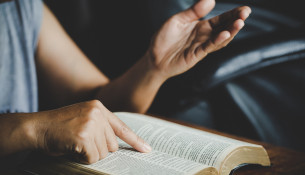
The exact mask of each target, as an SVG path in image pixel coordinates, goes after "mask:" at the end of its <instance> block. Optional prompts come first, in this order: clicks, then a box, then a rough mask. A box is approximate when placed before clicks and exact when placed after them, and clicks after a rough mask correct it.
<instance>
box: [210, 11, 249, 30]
mask: <svg viewBox="0 0 305 175" xmlns="http://www.w3.org/2000/svg"><path fill="white" fill-rule="evenodd" d="M250 13H251V9H250V7H248V6H242V7H238V8H235V9H233V10H231V11H228V12H226V13H223V14H221V15H218V16H215V17H214V18H211V19H209V23H210V25H211V27H212V28H213V29H215V28H216V29H218V28H220V29H221V28H225V27H227V26H228V25H230V24H231V23H232V22H233V21H235V20H237V19H242V20H246V19H247V18H248V16H249V15H250Z"/></svg>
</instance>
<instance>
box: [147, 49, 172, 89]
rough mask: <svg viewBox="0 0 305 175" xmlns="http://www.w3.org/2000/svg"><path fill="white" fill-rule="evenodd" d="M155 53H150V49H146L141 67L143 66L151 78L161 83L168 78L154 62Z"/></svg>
mask: <svg viewBox="0 0 305 175" xmlns="http://www.w3.org/2000/svg"><path fill="white" fill-rule="evenodd" d="M154 57H155V55H154V54H153V53H152V51H151V49H148V51H146V53H145V55H144V56H143V57H142V59H141V61H142V62H143V63H142V64H143V65H142V67H143V68H145V71H146V73H147V74H148V75H149V76H150V77H152V79H154V80H156V81H159V82H160V83H161V84H163V83H164V82H165V81H166V80H167V79H168V78H170V77H169V76H168V75H167V74H166V73H165V72H164V71H163V70H162V69H161V68H159V67H158V66H157V64H156V63H155V60H156V59H155V58H154Z"/></svg>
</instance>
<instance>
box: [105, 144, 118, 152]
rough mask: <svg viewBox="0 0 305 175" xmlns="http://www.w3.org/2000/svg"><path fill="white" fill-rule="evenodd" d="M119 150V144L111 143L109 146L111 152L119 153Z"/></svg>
mask: <svg viewBox="0 0 305 175" xmlns="http://www.w3.org/2000/svg"><path fill="white" fill-rule="evenodd" d="M118 149H119V145H118V143H117V142H111V143H109V144H108V150H109V151H110V152H115V151H117V150H118Z"/></svg>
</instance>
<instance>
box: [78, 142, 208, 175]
mask: <svg viewBox="0 0 305 175" xmlns="http://www.w3.org/2000/svg"><path fill="white" fill-rule="evenodd" d="M119 145H120V148H119V150H118V151H116V152H114V153H109V155H108V156H107V157H106V158H104V159H102V160H100V161H98V162H97V163H94V164H91V165H81V166H85V167H87V168H91V169H94V170H97V171H102V172H104V173H109V174H120V175H124V174H126V175H129V174H133V175H137V174H138V175H142V174H158V175H161V174H164V175H179V174H194V173H196V172H198V171H200V170H202V169H205V168H208V167H207V166H205V165H202V164H199V163H196V162H192V161H189V160H184V159H181V158H179V157H174V156H171V155H169V154H166V153H162V152H159V151H155V150H154V151H152V152H150V153H140V152H138V151H135V150H134V149H132V148H131V147H130V146H129V145H127V144H126V143H124V142H123V141H120V143H119Z"/></svg>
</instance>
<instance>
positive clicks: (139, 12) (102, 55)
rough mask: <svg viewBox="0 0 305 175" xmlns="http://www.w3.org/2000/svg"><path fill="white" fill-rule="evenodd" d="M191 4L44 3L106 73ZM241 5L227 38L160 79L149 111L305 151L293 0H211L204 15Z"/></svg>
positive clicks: (122, 66)
mask: <svg viewBox="0 0 305 175" xmlns="http://www.w3.org/2000/svg"><path fill="white" fill-rule="evenodd" d="M194 2H195V0H146V1H143V0H131V1H123V0H121V1H107V2H105V1H88V0H73V1H72V0H66V1H58V2H56V1H53V0H47V1H46V3H47V4H48V5H49V6H50V7H51V9H52V10H53V11H54V12H55V14H56V15H57V16H58V17H59V19H60V21H61V22H62V24H63V25H64V27H65V28H66V29H67V30H68V32H69V33H70V34H71V36H72V37H73V38H74V39H75V41H76V42H77V43H78V45H79V46H80V47H81V48H82V49H83V50H84V51H85V53H86V54H87V55H88V56H89V57H90V58H91V59H92V61H93V62H94V63H95V64H97V66H98V67H99V68H100V69H101V70H103V72H104V73H106V74H107V75H108V76H110V77H111V78H114V77H117V76H118V75H120V74H122V73H123V72H124V71H125V70H127V69H128V68H129V67H130V66H131V65H132V64H133V63H134V62H135V61H136V60H137V59H139V58H140V57H141V55H143V53H144V52H145V50H146V49H147V47H148V44H149V39H150V37H151V35H152V34H153V33H154V32H155V30H156V29H157V28H159V26H160V25H161V24H162V23H163V22H164V21H165V20H166V19H167V18H168V17H169V16H171V15H172V14H174V13H176V12H179V11H181V10H183V9H185V8H187V7H189V6H190V5H191V4H192V3H194ZM243 4H244V5H249V6H251V7H252V11H253V12H252V14H251V17H250V18H249V19H247V21H246V27H245V28H244V29H243V30H242V31H241V32H240V33H239V34H238V36H237V37H236V38H235V40H234V42H233V43H231V44H230V45H229V46H228V47H226V48H224V49H223V50H221V51H219V52H217V53H214V54H211V55H209V56H208V57H207V58H206V59H204V60H203V61H202V62H200V63H199V64H198V65H197V66H196V67H195V68H194V69H192V70H191V71H189V72H187V73H185V74H183V75H180V76H178V77H175V78H172V79H170V80H169V81H168V82H166V83H165V84H164V86H162V88H161V90H160V92H159V93H158V95H157V98H156V100H155V101H154V104H153V105H152V107H151V109H150V111H149V112H150V113H155V114H159V115H163V116H166V117H171V118H176V119H179V120H184V121H187V122H191V123H195V124H199V125H203V126H206V127H210V128H214V129H218V130H222V131H226V132H230V133H233V134H237V135H241V136H245V137H249V138H253V139H259V140H262V141H266V142H270V143H273V144H277V145H281V146H286V147H290V148H294V149H298V150H302V151H305V137H303V133H305V129H304V128H305V127H304V126H303V122H302V121H303V118H304V117H305V92H304V90H305V32H304V31H305V30H304V29H305V28H304V19H303V18H302V16H304V12H303V10H302V9H301V6H300V1H297V0H291V1H289V3H287V2H286V1H279V0H277V1H276V0H270V1H268V2H266V1H265V2H264V1H262V0H257V1H250V0H249V1H248V0H243V1H241V0H231V1H217V5H216V7H215V9H214V10H213V11H212V12H211V13H210V14H209V15H208V16H207V18H209V17H212V16H215V15H217V14H220V13H221V12H223V11H226V10H229V9H231V8H234V7H236V6H239V5H243ZM117 48H119V49H120V52H119V53H118V52H116V49H117ZM118 63H119V64H118Z"/></svg>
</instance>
